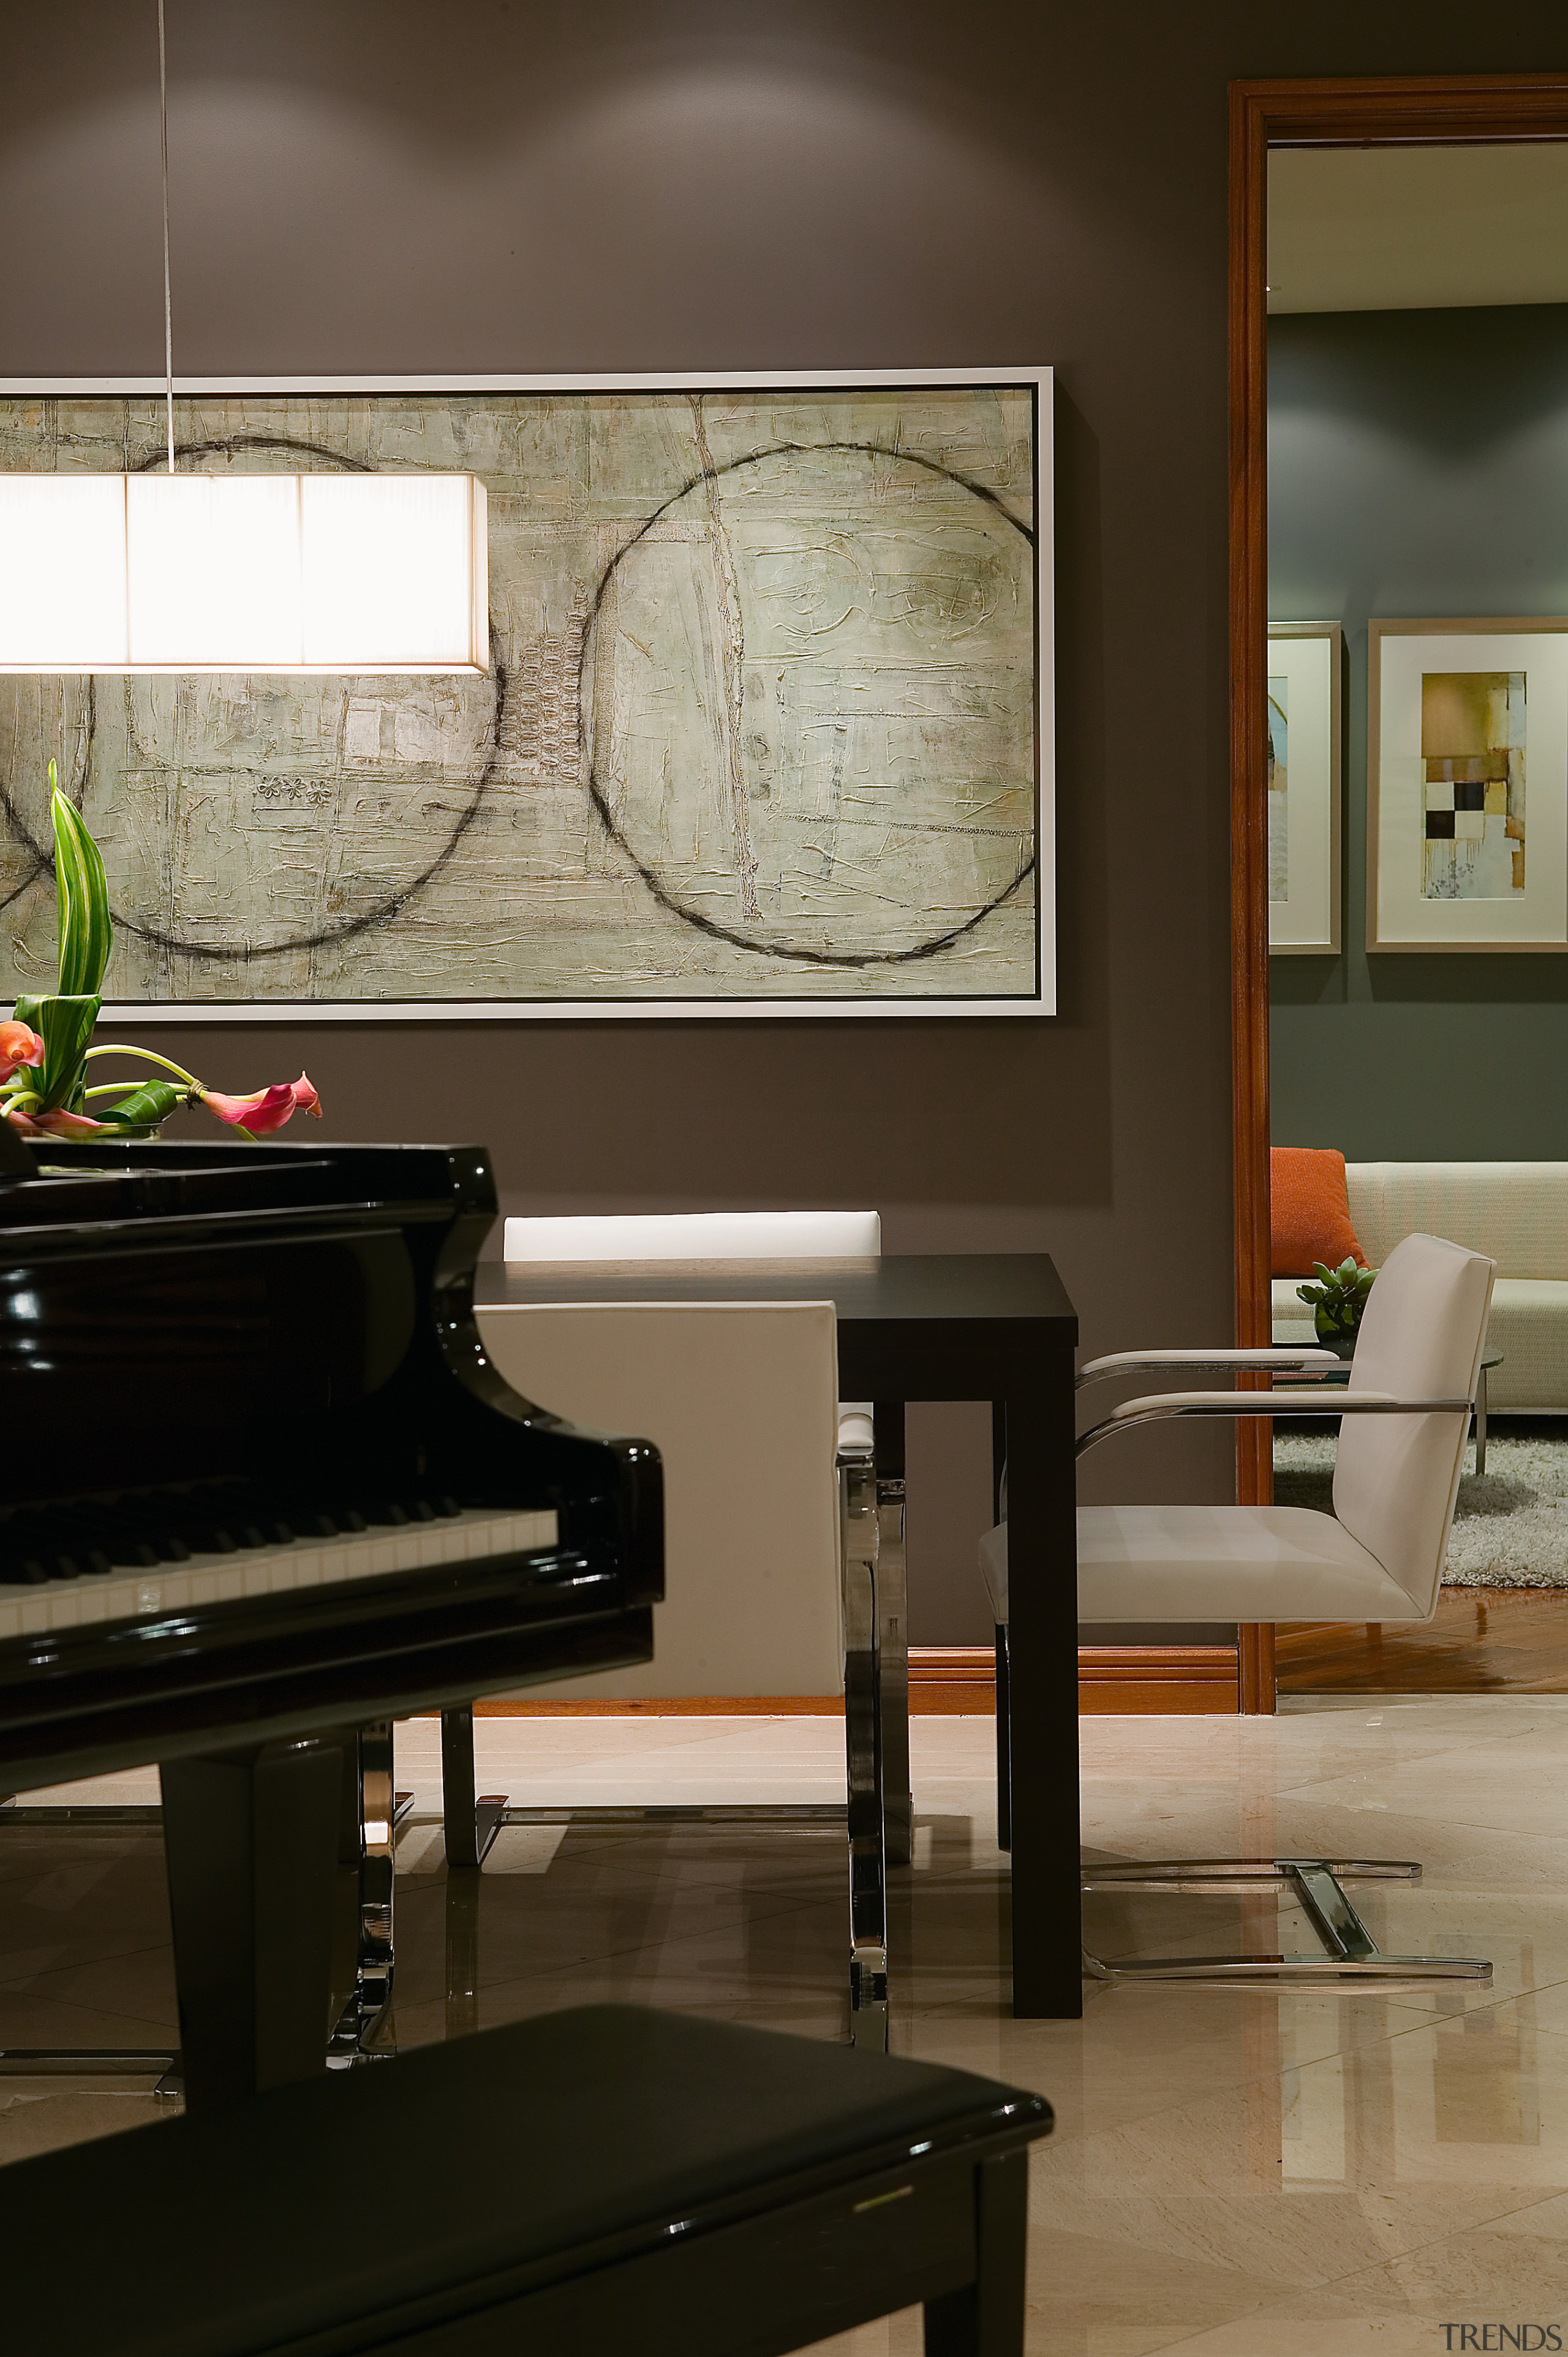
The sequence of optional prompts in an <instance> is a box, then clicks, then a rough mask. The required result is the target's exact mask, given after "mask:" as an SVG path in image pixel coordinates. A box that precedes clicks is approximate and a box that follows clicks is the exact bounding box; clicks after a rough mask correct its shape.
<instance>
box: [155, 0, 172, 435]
mask: <svg viewBox="0 0 1568 2357" xmlns="http://www.w3.org/2000/svg"><path fill="white" fill-rule="evenodd" d="M158 117H159V123H160V126H161V129H162V133H163V161H164V393H165V397H166V402H167V404H168V470H169V473H170V474H171V475H172V474H173V472H174V308H173V305H172V303H171V301H170V298H169V274H168V68H167V65H166V62H165V59H164V0H158Z"/></svg>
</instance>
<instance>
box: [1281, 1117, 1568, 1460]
mask: <svg viewBox="0 0 1568 2357" xmlns="http://www.w3.org/2000/svg"><path fill="white" fill-rule="evenodd" d="M1345 1176H1346V1180H1347V1184H1348V1195H1349V1200H1350V1223H1351V1225H1352V1227H1353V1228H1354V1229H1355V1231H1356V1234H1357V1238H1358V1240H1359V1243H1360V1246H1361V1250H1362V1251H1363V1252H1364V1253H1365V1254H1366V1255H1367V1258H1368V1260H1369V1262H1370V1264H1371V1265H1372V1266H1373V1267H1374V1268H1380V1267H1381V1266H1382V1265H1383V1263H1384V1261H1385V1260H1386V1259H1387V1258H1388V1256H1389V1254H1390V1253H1391V1252H1392V1250H1393V1248H1394V1246H1395V1244H1397V1243H1399V1241H1400V1238H1401V1237H1402V1236H1408V1235H1412V1234H1414V1233H1416V1232H1424V1233H1426V1234H1427V1235H1432V1236H1446V1237H1448V1239H1449V1240H1450V1242H1451V1243H1456V1244H1465V1245H1467V1246H1468V1247H1469V1249H1470V1250H1471V1251H1472V1252H1483V1253H1487V1254H1489V1255H1490V1257H1491V1258H1492V1259H1493V1260H1495V1261H1496V1262H1497V1264H1498V1281H1497V1289H1496V1291H1495V1292H1494V1294H1493V1296H1492V1316H1491V1323H1490V1326H1489V1327H1488V1329H1487V1350H1488V1351H1494V1350H1496V1351H1501V1352H1502V1353H1503V1362H1502V1364H1501V1366H1500V1367H1494V1368H1493V1370H1492V1372H1491V1376H1490V1383H1489V1405H1490V1409H1491V1413H1492V1414H1493V1415H1568V1162H1349V1163H1347V1164H1346V1166H1345ZM1304 1282H1305V1279H1303V1278H1301V1277H1298V1276H1276V1277H1275V1279H1274V1285H1273V1314H1274V1335H1275V1339H1276V1340H1280V1341H1297V1340H1305V1339H1306V1338H1308V1337H1309V1336H1310V1335H1311V1333H1312V1310H1311V1308H1310V1307H1309V1305H1308V1304H1307V1303H1305V1302H1304V1301H1301V1300H1298V1299H1297V1297H1296V1287H1297V1286H1298V1285H1301V1284H1303V1283H1304Z"/></svg>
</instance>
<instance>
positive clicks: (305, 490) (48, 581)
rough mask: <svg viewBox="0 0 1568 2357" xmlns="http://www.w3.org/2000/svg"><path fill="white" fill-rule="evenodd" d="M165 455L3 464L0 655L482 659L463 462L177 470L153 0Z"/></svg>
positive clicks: (479, 550)
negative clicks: (88, 465)
mask: <svg viewBox="0 0 1568 2357" xmlns="http://www.w3.org/2000/svg"><path fill="white" fill-rule="evenodd" d="M158 94H159V102H160V108H161V123H162V133H163V200H164V382H165V398H166V415H167V427H168V465H167V470H166V471H158V472H151V471H149V472H147V473H145V474H134V475H77V474H62V473H54V474H0V672H142V671H147V672H164V671H172V672H183V671H265V672H484V671H487V670H488V669H489V561H488V549H487V533H486V504H485V487H484V485H483V484H482V483H481V482H479V481H478V479H477V478H476V477H475V476H473V475H456V474H408V475H359V474H348V475H345V474H336V473H332V474H319V475H244V474H229V473H225V474H222V475H178V474H177V473H176V472H175V438H174V313H173V305H172V301H171V296H170V285H169V235H168V84H167V76H166V67H165V61H164V0H158Z"/></svg>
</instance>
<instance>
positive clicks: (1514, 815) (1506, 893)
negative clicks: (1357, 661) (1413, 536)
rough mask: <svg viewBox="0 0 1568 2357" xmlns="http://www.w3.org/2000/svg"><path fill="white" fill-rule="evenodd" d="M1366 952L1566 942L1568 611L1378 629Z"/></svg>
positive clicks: (1371, 696) (1370, 679) (1372, 673)
mask: <svg viewBox="0 0 1568 2357" xmlns="http://www.w3.org/2000/svg"><path fill="white" fill-rule="evenodd" d="M1367 733H1368V742H1367V947H1368V948H1369V950H1424V951H1427V952H1432V951H1434V950H1440V951H1444V952H1451V951H1477V950H1484V951H1488V952H1498V951H1509V950H1532V951H1541V950H1563V949H1568V618H1565V617H1562V616H1537V617H1532V618H1528V619H1520V618H1518V617H1514V618H1511V619H1485V620H1475V619H1466V620H1434V621H1383V622H1372V623H1370V624H1369V627H1368V634H1367Z"/></svg>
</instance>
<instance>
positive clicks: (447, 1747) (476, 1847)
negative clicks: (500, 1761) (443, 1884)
mask: <svg viewBox="0 0 1568 2357" xmlns="http://www.w3.org/2000/svg"><path fill="white" fill-rule="evenodd" d="M474 1783H475V1775H474V1706H473V1705H472V1703H465V1704H463V1705H462V1706H460V1707H459V1708H458V1709H456V1710H444V1711H443V1712H442V1714H441V1813H442V1820H443V1824H444V1828H445V1833H446V1863H447V1865H448V1867H470V1868H472V1867H480V1866H483V1864H484V1862H485V1855H486V1852H487V1851H488V1850H489V1846H490V1844H491V1843H492V1842H493V1841H494V1839H495V1837H496V1835H497V1834H498V1833H499V1831H500V1828H501V1822H502V1819H503V1817H504V1815H505V1813H506V1797H507V1796H506V1794H505V1793H504V1792H482V1793H480V1794H478V1796H476V1794H475V1792H474Z"/></svg>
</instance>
